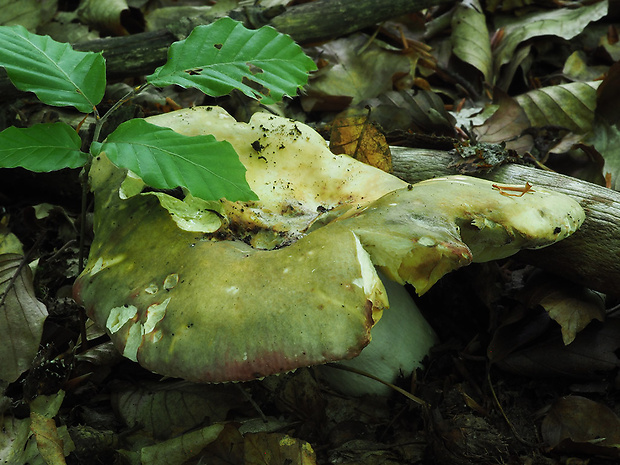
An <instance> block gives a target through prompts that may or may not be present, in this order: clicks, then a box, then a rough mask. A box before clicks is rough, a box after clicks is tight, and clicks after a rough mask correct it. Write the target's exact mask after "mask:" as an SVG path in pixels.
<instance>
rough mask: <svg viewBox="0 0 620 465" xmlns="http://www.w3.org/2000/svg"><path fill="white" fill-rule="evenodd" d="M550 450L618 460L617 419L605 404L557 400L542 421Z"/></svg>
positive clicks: (575, 398)
mask: <svg viewBox="0 0 620 465" xmlns="http://www.w3.org/2000/svg"><path fill="white" fill-rule="evenodd" d="M541 433H542V436H543V438H544V440H545V442H546V443H547V444H548V445H549V448H550V449H552V450H556V451H558V452H569V453H582V454H583V453H585V454H596V455H599V456H604V457H612V458H616V459H620V419H619V418H618V416H617V415H616V414H615V413H614V412H613V411H612V410H611V409H610V408H609V407H607V406H606V405H603V404H601V403H599V402H595V401H593V400H590V399H587V398H585V397H580V396H570V397H563V398H561V399H559V400H558V401H556V402H555V403H554V404H553V405H552V406H551V409H550V410H549V412H548V413H547V416H546V417H545V419H544V420H543V422H542V427H541Z"/></svg>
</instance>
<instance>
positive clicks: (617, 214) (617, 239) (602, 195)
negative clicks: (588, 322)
mask: <svg viewBox="0 0 620 465" xmlns="http://www.w3.org/2000/svg"><path fill="white" fill-rule="evenodd" d="M391 149H392V165H393V173H394V174H395V175H396V176H398V177H400V178H402V179H404V180H406V181H407V182H410V183H416V182H419V181H422V180H424V179H428V178H433V177H438V176H447V175H451V174H457V172H456V170H455V169H454V168H448V165H449V164H450V163H452V162H454V161H456V160H458V159H460V157H458V156H457V155H452V154H450V153H448V152H443V151H437V150H423V149H410V148H405V147H391ZM480 177H483V178H486V179H491V180H493V181H497V182H499V183H507V184H525V183H526V182H529V183H530V184H532V185H534V188H535V186H536V185H539V186H544V187H548V188H551V189H553V190H555V191H558V192H562V193H564V194H567V195H569V196H571V197H572V198H574V199H575V200H577V201H578V202H579V203H580V204H581V206H582V207H583V209H584V210H585V212H586V220H585V222H584V224H583V225H582V226H581V228H580V229H579V231H577V232H576V233H575V234H574V235H573V236H571V237H569V238H568V239H565V240H563V241H561V242H558V243H557V244H554V245H553V246H551V247H547V248H544V249H540V250H526V251H522V252H520V253H519V254H518V255H517V257H518V258H520V259H522V260H523V261H525V262H527V263H531V264H533V265H536V266H539V267H540V268H543V269H545V270H548V271H550V272H553V273H555V274H558V275H560V276H563V277H565V278H567V279H570V280H571V281H573V282H576V283H579V284H582V285H584V286H587V287H589V288H591V289H595V290H598V291H601V292H604V293H607V294H612V295H616V296H620V193H619V192H617V191H614V190H611V189H607V188H604V187H601V186H597V185H595V184H592V183H589V182H586V181H581V180H579V179H575V178H572V177H570V176H564V175H561V174H558V173H553V172H550V171H543V170H540V169H535V168H531V167H529V166H522V165H515V164H510V165H504V166H501V167H499V168H496V169H494V170H493V171H491V172H490V173H488V174H486V175H481V176H480Z"/></svg>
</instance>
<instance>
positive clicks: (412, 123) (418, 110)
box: [362, 90, 455, 137]
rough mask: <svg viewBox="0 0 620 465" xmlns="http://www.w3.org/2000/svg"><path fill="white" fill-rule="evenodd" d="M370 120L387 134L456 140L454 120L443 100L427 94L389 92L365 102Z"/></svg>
mask: <svg viewBox="0 0 620 465" xmlns="http://www.w3.org/2000/svg"><path fill="white" fill-rule="evenodd" d="M362 103H363V104H365V105H367V106H369V107H370V108H371V113H370V118H371V120H372V121H375V122H377V123H378V124H379V125H380V126H381V128H382V129H383V130H384V131H385V132H386V133H389V132H397V131H403V132H409V133H411V132H412V133H421V134H433V135H436V136H449V137H453V136H454V135H455V133H454V118H453V117H452V116H451V115H450V114H449V113H448V112H447V111H446V109H445V107H444V103H443V101H442V100H441V98H440V97H439V96H438V95H437V94H435V93H434V92H430V91H426V90H418V91H413V90H401V91H398V92H397V91H388V92H385V93H383V94H381V95H379V96H378V97H376V98H372V99H369V100H365V101H364V102H362Z"/></svg>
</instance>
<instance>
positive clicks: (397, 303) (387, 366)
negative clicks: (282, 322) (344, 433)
mask: <svg viewBox="0 0 620 465" xmlns="http://www.w3.org/2000/svg"><path fill="white" fill-rule="evenodd" d="M381 277H382V281H383V285H384V286H385V289H386V291H387V295H388V300H389V302H390V308H389V309H388V310H386V311H385V312H384V313H383V316H382V317H381V320H379V321H378V322H377V324H375V326H373V328H372V330H371V331H370V334H371V337H372V339H371V341H370V343H369V344H368V345H367V346H366V347H365V348H364V349H363V350H362V352H361V353H360V354H359V355H358V356H357V357H355V358H352V359H350V360H342V361H340V362H338V365H344V366H345V367H350V368H353V369H357V370H361V371H363V372H366V373H368V374H370V375H373V376H375V377H377V378H379V379H381V380H382V381H384V382H385V383H388V384H394V383H395V382H396V380H397V379H398V378H399V377H403V378H407V377H409V376H411V373H412V372H413V370H415V369H416V368H419V367H421V366H422V361H423V360H424V358H425V357H426V356H427V355H428V354H429V351H430V349H431V348H432V347H433V346H434V345H435V344H436V343H437V335H436V334H435V331H433V328H431V326H430V325H429V324H428V322H427V321H426V320H425V319H424V317H423V316H422V314H421V313H420V310H419V309H418V307H417V305H416V303H415V302H414V301H413V299H412V298H411V296H410V295H409V292H407V289H405V287H404V286H401V285H400V284H397V283H395V282H393V281H390V280H389V279H386V278H385V277H384V276H381ZM321 375H322V376H323V377H324V378H325V379H326V381H327V382H328V383H329V384H330V385H331V386H332V387H334V388H335V389H337V390H338V391H340V392H342V393H343V394H347V395H351V396H362V395H367V394H370V395H379V396H387V395H389V394H390V393H391V392H392V391H393V389H392V388H391V387H390V386H388V385H386V384H383V383H381V382H379V381H377V380H375V379H372V378H368V377H367V376H363V375H361V374H358V373H354V372H351V371H343V370H338V369H335V368H332V367H331V366H330V365H326V366H325V367H321Z"/></svg>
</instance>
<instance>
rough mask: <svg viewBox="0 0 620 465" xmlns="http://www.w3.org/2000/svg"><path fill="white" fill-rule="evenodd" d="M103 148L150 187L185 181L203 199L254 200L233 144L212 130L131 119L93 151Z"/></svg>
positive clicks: (177, 183)
mask: <svg viewBox="0 0 620 465" xmlns="http://www.w3.org/2000/svg"><path fill="white" fill-rule="evenodd" d="M102 151H103V152H105V153H106V155H107V157H108V158H109V159H110V160H111V161H112V162H113V163H114V164H115V165H117V166H120V167H123V168H127V169H129V170H131V171H133V172H134V173H136V174H137V175H138V176H140V178H142V180H143V181H144V182H145V183H146V184H148V185H149V186H151V187H155V188H157V189H172V188H175V187H178V186H182V187H185V188H187V189H188V190H189V192H190V193H191V194H192V195H193V196H195V197H199V198H201V199H204V200H217V199H220V198H222V197H225V198H227V199H228V200H231V201H236V200H255V199H257V197H256V194H254V192H252V190H251V189H250V186H248V183H247V181H246V180H245V167H244V166H243V164H241V162H240V161H239V157H238V155H237V152H235V149H234V148H233V147H232V145H230V143H228V142H226V141H222V142H219V141H217V140H216V139H215V137H213V136H211V135H206V136H195V137H188V136H183V135H181V134H178V133H176V132H174V131H173V130H172V129H168V128H162V127H160V126H155V125H154V124H150V123H147V122H146V121H144V120H142V119H134V120H131V121H127V122H125V123H123V124H121V125H120V126H119V127H118V128H117V129H116V130H115V131H114V132H113V133H112V134H110V135H109V136H108V138H107V139H106V141H105V142H104V143H103V144H102V143H99V142H93V144H92V152H93V155H94V156H97V155H98V154H99V153H100V152H102Z"/></svg>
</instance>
